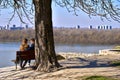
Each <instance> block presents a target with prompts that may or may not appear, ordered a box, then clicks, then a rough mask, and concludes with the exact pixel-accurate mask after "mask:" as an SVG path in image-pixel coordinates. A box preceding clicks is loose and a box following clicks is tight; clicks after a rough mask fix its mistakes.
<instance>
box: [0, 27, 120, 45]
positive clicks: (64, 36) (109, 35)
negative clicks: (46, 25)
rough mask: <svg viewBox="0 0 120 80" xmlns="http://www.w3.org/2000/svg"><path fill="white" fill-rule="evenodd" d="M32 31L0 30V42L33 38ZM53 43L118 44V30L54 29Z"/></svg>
mask: <svg viewBox="0 0 120 80" xmlns="http://www.w3.org/2000/svg"><path fill="white" fill-rule="evenodd" d="M34 36H35V32H34V30H14V31H10V30H1V31H0V42H3V41H21V39H22V38H28V39H30V38H33V37H34ZM54 39H55V43H59V44H60V43H63V44H81V43H82V44H120V29H112V30H97V29H54Z"/></svg>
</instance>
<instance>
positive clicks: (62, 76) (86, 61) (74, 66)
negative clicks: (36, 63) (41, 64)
mask: <svg viewBox="0 0 120 80" xmlns="http://www.w3.org/2000/svg"><path fill="white" fill-rule="evenodd" d="M114 60H120V54H116V55H101V56H100V55H96V56H89V57H77V58H69V59H66V60H62V61H60V64H61V65H63V67H65V68H63V69H60V70H58V71H54V72H50V73H45V72H37V71H35V70H32V69H31V68H30V67H26V68H25V69H24V70H20V68H18V69H17V70H15V66H12V67H5V68H0V80H82V77H83V76H92V75H102V76H107V77H111V78H116V79H118V80H120V68H117V67H112V66H110V65H109V62H111V61H114Z"/></svg>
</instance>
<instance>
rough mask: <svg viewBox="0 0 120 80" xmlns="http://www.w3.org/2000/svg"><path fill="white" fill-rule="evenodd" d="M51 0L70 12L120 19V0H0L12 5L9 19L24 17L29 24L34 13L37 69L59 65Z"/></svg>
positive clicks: (45, 69)
mask: <svg viewBox="0 0 120 80" xmlns="http://www.w3.org/2000/svg"><path fill="white" fill-rule="evenodd" d="M52 1H54V2H55V3H57V4H58V5H60V6H61V7H66V8H67V10H68V11H69V12H74V13H75V14H76V15H77V11H79V10H82V11H84V12H85V13H87V14H89V16H100V17H101V19H103V18H106V19H107V20H110V18H112V19H113V20H115V21H118V22H120V6H119V4H120V0H116V1H115V0H0V8H1V9H2V8H3V9H4V8H12V9H13V15H12V17H11V18H10V20H12V19H13V18H14V16H15V15H16V14H17V15H18V17H19V18H20V20H21V22H23V23H24V21H23V17H24V16H26V18H27V19H28V20H29V21H30V22H31V23H32V21H31V16H30V14H31V15H34V14H33V13H35V38H36V51H35V55H36V66H37V70H38V71H49V70H50V69H51V68H52V67H60V64H59V63H58V61H57V58H56V54H55V49H54V39H53V25H52V9H51V5H52Z"/></svg>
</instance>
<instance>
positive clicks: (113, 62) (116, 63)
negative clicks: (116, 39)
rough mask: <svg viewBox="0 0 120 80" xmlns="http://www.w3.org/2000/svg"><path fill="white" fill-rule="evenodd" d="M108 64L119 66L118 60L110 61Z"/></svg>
mask: <svg viewBox="0 0 120 80" xmlns="http://www.w3.org/2000/svg"><path fill="white" fill-rule="evenodd" d="M110 65H111V66H117V67H120V61H112V62H111V63H110Z"/></svg>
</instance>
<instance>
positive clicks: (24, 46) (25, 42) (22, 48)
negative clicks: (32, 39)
mask: <svg viewBox="0 0 120 80" xmlns="http://www.w3.org/2000/svg"><path fill="white" fill-rule="evenodd" d="M28 48H29V45H28V39H26V38H24V39H23V40H22V43H21V45H20V51H27V50H28ZM26 63H27V60H25V61H24V63H23V60H22V61H21V62H20V67H21V68H24V66H25V65H26Z"/></svg>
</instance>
